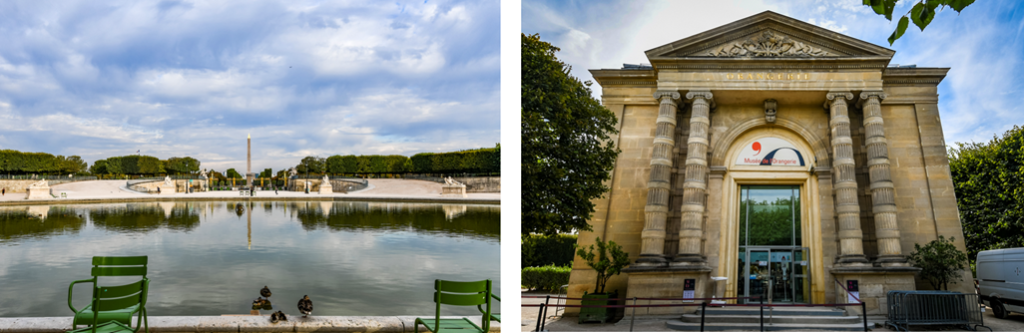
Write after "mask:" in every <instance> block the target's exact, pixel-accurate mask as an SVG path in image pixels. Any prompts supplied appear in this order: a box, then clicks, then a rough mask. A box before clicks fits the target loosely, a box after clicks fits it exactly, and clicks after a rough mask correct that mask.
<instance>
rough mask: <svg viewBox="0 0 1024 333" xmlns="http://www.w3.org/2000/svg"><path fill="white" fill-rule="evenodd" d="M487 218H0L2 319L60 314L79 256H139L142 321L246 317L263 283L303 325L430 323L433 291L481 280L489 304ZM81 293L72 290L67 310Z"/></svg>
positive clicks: (244, 213) (384, 210)
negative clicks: (377, 319)
mask: <svg viewBox="0 0 1024 333" xmlns="http://www.w3.org/2000/svg"><path fill="white" fill-rule="evenodd" d="M499 216H500V208H499V206H497V205H448V204H444V205H442V204H415V203H377V202H331V201H328V202H301V201H298V202H296V201H283V202H282V201H279V202H270V201H267V202H260V201H256V202H231V201H209V202H159V203H155V202H154V203H121V204H92V205H64V206H20V207H0V300H3V301H0V317H52V316H71V315H72V312H71V310H70V309H69V308H68V305H67V298H68V285H69V284H70V283H71V281H74V280H80V279H88V278H90V276H89V271H90V267H91V266H90V264H91V258H92V257H93V256H128V255H148V256H149V275H148V277H149V278H150V280H151V281H152V282H151V287H150V291H149V302H148V304H147V309H148V310H149V315H150V316H184V315H202V316H216V315H222V314H248V313H249V311H250V310H251V308H252V302H253V300H254V299H256V298H257V297H259V296H260V293H259V291H260V289H261V288H263V286H265V285H266V286H269V287H270V289H271V291H272V292H273V296H271V297H270V300H271V302H272V304H273V307H274V310H273V311H277V310H282V311H284V312H285V313H287V314H293V315H294V314H297V313H298V310H297V307H296V304H297V303H298V300H299V299H300V298H302V296H303V295H309V297H310V299H312V300H313V304H314V311H313V315H324V316H385V315H421V316H422V315H428V314H432V313H433V312H434V303H433V299H432V293H433V281H434V279H444V280H462V281H469V280H483V279H491V280H492V281H494V288H495V291H494V293H495V294H497V295H501V291H500V285H501V281H500V278H501V277H500V274H499V266H500V265H499V259H500V257H501V256H500V246H499V244H498V242H499V238H500V237H499V231H500V229H501V222H500V217H499ZM89 286H90V285H89V284H79V285H76V287H75V292H74V300H75V306H76V307H78V308H81V307H82V306H85V305H86V304H88V302H89V297H90V294H89ZM14 300H16V301H14ZM493 306H495V307H497V306H500V303H497V302H495V303H494V305H493ZM273 311H263V313H264V314H268V313H270V312H273ZM442 312H443V313H445V314H451V315H472V314H478V313H479V312H477V310H476V309H470V308H468V307H450V308H449V307H444V308H443V309H442Z"/></svg>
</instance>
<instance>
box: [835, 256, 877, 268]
mask: <svg viewBox="0 0 1024 333" xmlns="http://www.w3.org/2000/svg"><path fill="white" fill-rule="evenodd" d="M836 266H844V267H850V266H857V267H859V266H864V267H871V262H870V261H868V258H867V257H865V256H864V255H863V254H852V255H843V256H839V260H836Z"/></svg>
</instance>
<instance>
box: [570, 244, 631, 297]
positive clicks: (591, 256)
mask: <svg viewBox="0 0 1024 333" xmlns="http://www.w3.org/2000/svg"><path fill="white" fill-rule="evenodd" d="M596 244H597V253H596V254H595V253H594V245H590V248H589V249H586V250H585V249H583V248H580V249H578V250H576V254H577V255H579V256H580V258H583V260H584V261H586V262H587V266H590V268H593V269H594V271H596V272H597V281H596V286H595V287H594V294H603V293H604V286H605V285H606V284H608V279H610V278H611V277H612V276H615V275H619V273H620V272H622V269H623V268H624V267H626V265H629V253H626V252H623V251H622V246H619V245H618V244H615V242H613V241H608V243H607V244H605V242H602V241H601V237H598V238H597V242H596Z"/></svg>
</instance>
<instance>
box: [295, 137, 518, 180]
mask: <svg viewBox="0 0 1024 333" xmlns="http://www.w3.org/2000/svg"><path fill="white" fill-rule="evenodd" d="M295 171H296V172H298V173H299V174H300V175H304V174H306V173H310V174H324V173H327V174H335V175H341V174H389V173H390V174H402V173H497V172H501V145H500V144H498V145H496V146H495V147H494V148H480V149H468V150H460V151H453V152H446V153H419V154H416V155H413V156H412V157H406V156H402V155H358V156H357V155H344V156H342V155H334V156H331V157H327V158H322V157H316V156H306V157H304V158H303V159H302V161H301V162H299V164H298V165H296V166H295ZM282 172H283V171H282Z"/></svg>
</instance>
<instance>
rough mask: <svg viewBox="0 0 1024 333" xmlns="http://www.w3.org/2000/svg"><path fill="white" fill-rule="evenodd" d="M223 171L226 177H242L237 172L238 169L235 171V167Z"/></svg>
mask: <svg viewBox="0 0 1024 333" xmlns="http://www.w3.org/2000/svg"><path fill="white" fill-rule="evenodd" d="M225 173H226V174H227V177H228V178H242V175H241V174H239V173H238V171H235V168H231V169H228V171H227V172H225Z"/></svg>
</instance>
